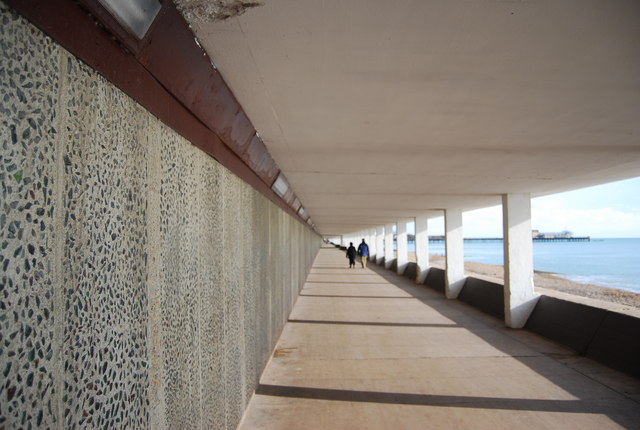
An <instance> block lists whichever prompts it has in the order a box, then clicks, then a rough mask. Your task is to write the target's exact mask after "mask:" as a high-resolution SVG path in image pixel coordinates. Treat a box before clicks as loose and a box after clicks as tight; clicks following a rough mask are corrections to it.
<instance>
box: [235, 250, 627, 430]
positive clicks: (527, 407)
mask: <svg viewBox="0 0 640 430" xmlns="http://www.w3.org/2000/svg"><path fill="white" fill-rule="evenodd" d="M239 428H240V429H243V430H246V429H255V428H260V429H292V428H304V429H329V428H330V429H347V428H348V429H353V428H366V429H390V428H407V429H410V428H437V429H448V428H456V429H483V428H490V429H492V430H495V429H518V428H526V429H531V428H535V429H559V428H562V429H573V428H575V429H581V430H582V429H616V428H626V429H638V428H640V381H638V380H637V379H633V378H630V377H628V376H625V375H623V374H621V373H618V372H616V371H613V370H610V369H608V368H606V367H604V366H602V365H600V364H598V363H596V362H594V361H591V360H589V359H587V358H584V357H580V356H577V355H575V354H574V353H572V352H571V351H570V350H569V349H566V348H565V347H563V346H561V345H559V344H556V343H553V342H551V341H548V340H546V339H544V338H541V337H539V336H537V335H535V334H533V333H530V332H527V331H524V330H513V329H509V328H506V327H504V323H503V322H502V320H500V319H497V318H494V317H492V316H490V315H486V314H484V313H482V312H480V311H478V310H476V309H474V308H472V307H471V306H469V305H467V304H465V303H462V302H460V301H457V300H447V299H445V298H444V297H443V295H442V294H441V293H438V292H436V291H433V290H432V289H431V288H427V287H425V286H419V285H415V284H414V283H413V282H412V281H411V280H408V279H406V278H403V277H400V276H398V275H396V274H393V273H390V272H389V271H387V270H384V269H383V268H380V267H377V266H376V265H373V264H372V265H369V267H368V268H367V269H361V268H356V269H348V268H347V264H346V260H345V258H344V255H343V253H342V252H340V251H339V250H335V249H333V248H329V247H327V248H323V249H322V250H321V251H320V253H319V254H318V256H317V258H316V260H315V263H314V266H313V268H312V270H311V273H310V274H309V276H308V278H307V282H306V284H305V286H304V288H303V289H302V291H301V293H300V296H299V298H298V301H297V303H296V305H295V307H294V309H293V312H292V313H291V315H290V318H289V322H288V323H287V325H286V326H285V329H284V331H283V334H282V336H281V337H280V340H279V341H278V344H277V346H276V349H275V351H274V353H273V355H272V358H271V360H270V362H269V364H268V366H267V368H266V370H265V372H264V373H263V375H262V377H261V380H260V385H259V386H258V389H257V394H255V395H254V397H253V398H252V399H251V402H250V403H249V407H248V409H247V412H246V413H245V416H244V417H243V421H242V422H241V425H240V427H239Z"/></svg>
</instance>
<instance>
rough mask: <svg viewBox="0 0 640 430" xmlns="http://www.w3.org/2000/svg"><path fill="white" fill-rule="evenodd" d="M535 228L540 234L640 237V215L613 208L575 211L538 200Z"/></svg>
mask: <svg viewBox="0 0 640 430" xmlns="http://www.w3.org/2000/svg"><path fill="white" fill-rule="evenodd" d="M531 220H532V225H533V228H536V229H538V230H540V231H562V230H569V231H572V232H573V233H574V234H575V235H577V236H592V237H640V211H629V212H626V211H621V210H619V209H614V208H611V207H604V208H593V209H575V208H568V207H565V206H563V204H562V202H561V201H558V200H554V199H545V200H538V201H536V200H534V201H533V202H532V208H531Z"/></svg>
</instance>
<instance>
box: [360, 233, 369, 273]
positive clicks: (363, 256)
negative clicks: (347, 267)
mask: <svg viewBox="0 0 640 430" xmlns="http://www.w3.org/2000/svg"><path fill="white" fill-rule="evenodd" d="M358 255H359V256H360V262H361V263H362V268H363V269H364V268H365V267H367V258H369V245H367V242H365V241H364V239H362V243H361V244H360V245H358Z"/></svg>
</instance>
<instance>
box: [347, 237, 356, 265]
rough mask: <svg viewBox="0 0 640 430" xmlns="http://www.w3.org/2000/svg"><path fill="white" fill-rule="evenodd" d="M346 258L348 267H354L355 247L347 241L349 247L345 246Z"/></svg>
mask: <svg viewBox="0 0 640 430" xmlns="http://www.w3.org/2000/svg"><path fill="white" fill-rule="evenodd" d="M347 258H348V259H349V268H350V269H353V268H354V267H356V249H355V248H354V247H353V242H349V248H347Z"/></svg>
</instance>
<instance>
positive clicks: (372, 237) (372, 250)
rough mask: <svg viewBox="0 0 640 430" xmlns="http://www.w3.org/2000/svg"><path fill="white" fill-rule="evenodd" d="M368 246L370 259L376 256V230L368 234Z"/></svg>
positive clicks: (372, 229)
mask: <svg viewBox="0 0 640 430" xmlns="http://www.w3.org/2000/svg"><path fill="white" fill-rule="evenodd" d="M367 245H369V259H371V257H373V256H374V255H376V229H375V228H371V229H369V230H368V233H367Z"/></svg>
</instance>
